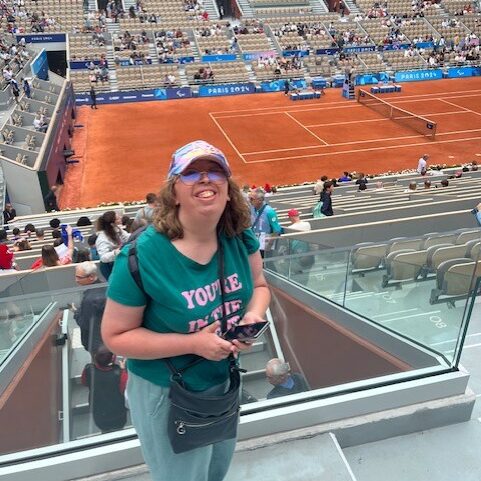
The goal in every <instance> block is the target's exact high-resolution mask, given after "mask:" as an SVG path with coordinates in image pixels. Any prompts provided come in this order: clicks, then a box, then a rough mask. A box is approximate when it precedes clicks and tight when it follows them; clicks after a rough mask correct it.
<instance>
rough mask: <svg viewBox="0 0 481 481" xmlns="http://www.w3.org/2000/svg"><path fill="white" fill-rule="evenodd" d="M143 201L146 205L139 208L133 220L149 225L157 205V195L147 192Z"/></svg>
mask: <svg viewBox="0 0 481 481" xmlns="http://www.w3.org/2000/svg"><path fill="white" fill-rule="evenodd" d="M145 201H146V202H147V205H145V206H144V207H141V208H140V209H139V210H138V211H137V212H136V214H135V220H141V219H143V220H145V221H147V223H149V224H151V223H152V220H153V216H154V210H155V207H156V203H157V195H156V194H154V193H152V192H149V193H148V194H147V195H146V196H145Z"/></svg>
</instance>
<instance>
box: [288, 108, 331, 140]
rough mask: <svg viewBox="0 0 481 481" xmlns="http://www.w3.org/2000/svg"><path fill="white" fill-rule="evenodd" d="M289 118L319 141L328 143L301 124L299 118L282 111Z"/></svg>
mask: <svg viewBox="0 0 481 481" xmlns="http://www.w3.org/2000/svg"><path fill="white" fill-rule="evenodd" d="M284 114H285V115H287V116H288V117H289V118H291V119H292V120H293V121H294V122H295V123H296V124H297V125H300V126H301V127H302V128H303V129H304V130H305V131H306V132H309V133H310V134H311V135H312V136H314V137H315V138H316V139H317V140H319V142H322V143H323V144H324V145H329V144H328V143H327V142H326V141H325V140H323V139H321V138H320V137H318V136H317V135H316V134H315V133H314V132H311V131H310V130H309V129H308V128H307V127H306V126H305V125H303V124H301V123H300V122H299V120H297V119H296V118H295V117H293V116H292V115H291V114H290V113H289V112H284Z"/></svg>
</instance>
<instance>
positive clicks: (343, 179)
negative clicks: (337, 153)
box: [339, 171, 352, 182]
mask: <svg viewBox="0 0 481 481" xmlns="http://www.w3.org/2000/svg"><path fill="white" fill-rule="evenodd" d="M351 180H352V177H351V176H350V175H349V172H346V171H344V173H343V174H342V176H341V177H339V182H351Z"/></svg>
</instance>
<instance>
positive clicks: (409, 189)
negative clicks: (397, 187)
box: [404, 180, 418, 193]
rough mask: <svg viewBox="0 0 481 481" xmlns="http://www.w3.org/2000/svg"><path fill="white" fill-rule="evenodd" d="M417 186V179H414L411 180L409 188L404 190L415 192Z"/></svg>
mask: <svg viewBox="0 0 481 481" xmlns="http://www.w3.org/2000/svg"><path fill="white" fill-rule="evenodd" d="M417 187H418V185H417V183H416V181H415V180H412V181H411V182H409V186H408V188H407V189H405V191H404V192H406V193H410V192H413V191H415V190H416V189H417Z"/></svg>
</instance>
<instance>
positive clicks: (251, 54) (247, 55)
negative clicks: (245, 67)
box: [242, 50, 277, 61]
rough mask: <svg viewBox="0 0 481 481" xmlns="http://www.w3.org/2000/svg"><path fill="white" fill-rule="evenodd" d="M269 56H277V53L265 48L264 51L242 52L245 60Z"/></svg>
mask: <svg viewBox="0 0 481 481" xmlns="http://www.w3.org/2000/svg"><path fill="white" fill-rule="evenodd" d="M269 57H277V53H276V52H275V51H274V50H266V51H264V52H248V53H243V54H242V58H243V59H244V60H247V61H250V60H257V59H258V58H269Z"/></svg>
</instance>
